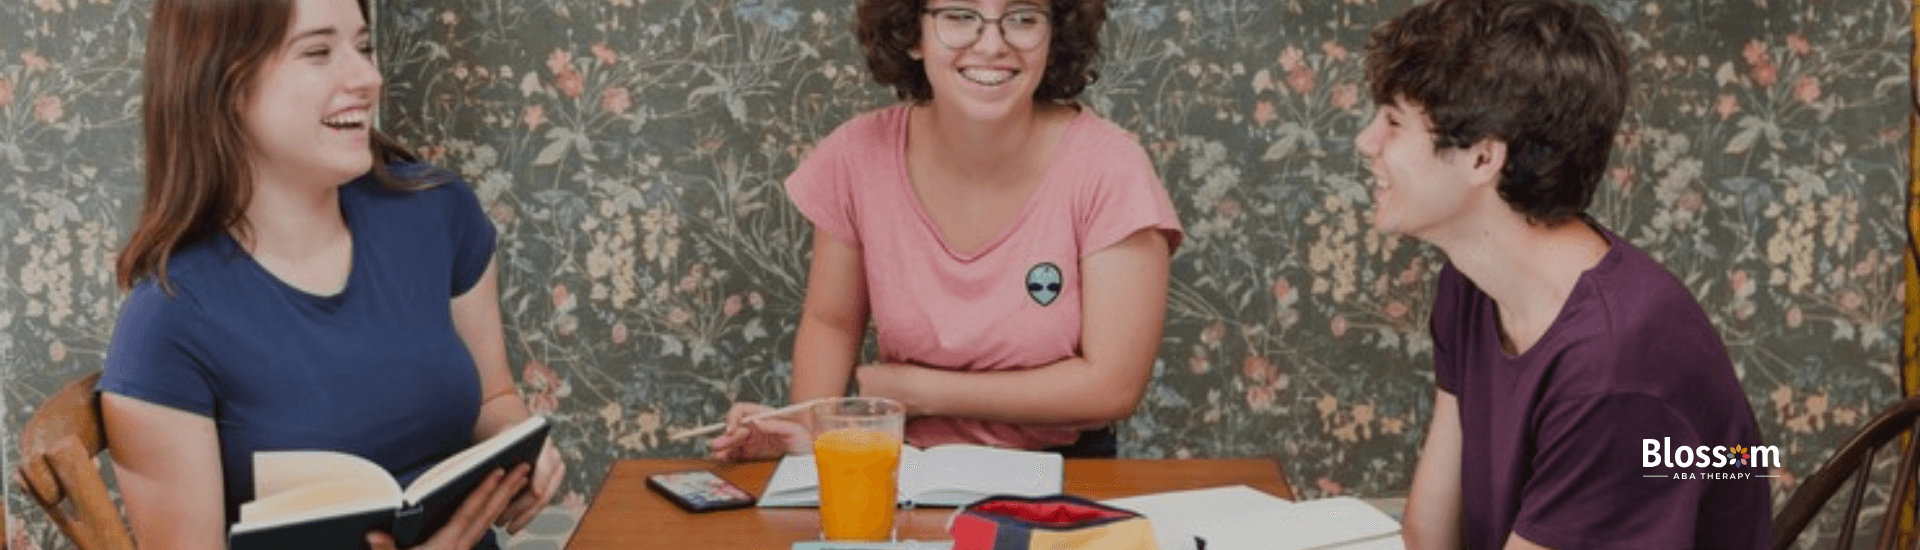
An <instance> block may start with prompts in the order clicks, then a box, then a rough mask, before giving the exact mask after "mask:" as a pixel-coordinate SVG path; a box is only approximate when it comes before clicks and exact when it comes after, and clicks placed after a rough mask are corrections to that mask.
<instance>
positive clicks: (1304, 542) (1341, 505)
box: [1101, 485, 1403, 550]
mask: <svg viewBox="0 0 1920 550" xmlns="http://www.w3.org/2000/svg"><path fill="white" fill-rule="evenodd" d="M1101 502H1102V503H1103V504H1107V505H1110V506H1115V507H1119V508H1125V509H1128V510H1133V511H1135V512H1139V513H1140V515H1143V516H1147V520H1148V521H1151V522H1153V532H1154V535H1155V538H1157V539H1158V540H1159V543H1160V549H1161V550H1192V549H1194V548H1199V547H1200V546H1199V545H1198V544H1197V543H1196V542H1195V541H1196V539H1199V540H1204V541H1206V546H1204V548H1206V550H1242V549H1247V550H1252V549H1259V550H1308V549H1313V550H1333V549H1339V550H1373V549H1385V548H1395V549H1398V548H1402V547H1403V546H1402V543H1401V542H1400V537H1399V533H1400V523H1399V522H1396V521H1394V520H1393V518H1392V517H1391V516H1388V515H1387V514H1386V513H1384V512H1381V511H1380V510H1379V509H1377V508H1374V507H1373V506H1372V505H1369V504H1367V503H1366V502H1364V501H1361V500H1359V499H1356V498H1352V497H1333V498H1323V499H1319V500H1305V501H1300V502H1291V501H1287V500H1284V499H1281V498H1279V497H1276V496H1273V495H1269V494H1266V493H1264V492H1261V491H1259V490H1256V489H1253V488H1251V487H1247V486H1245V485H1231V486H1225V487H1214V488H1209V489H1196V490H1191V491H1173V492H1167V493H1158V494H1151V495H1142V496H1137V497H1127V498H1117V499H1111V500H1105V501H1101Z"/></svg>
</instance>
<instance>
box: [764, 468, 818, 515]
mask: <svg viewBox="0 0 1920 550" xmlns="http://www.w3.org/2000/svg"><path fill="white" fill-rule="evenodd" d="M759 505H760V506H761V507H763V508H769V507H781V506H819V505H820V470H819V468H818V466H816V465H815V464H814V461H813V455H786V456H783V457H780V464H779V465H777V466H774V468H773V476H772V477H769V478H767V490H766V491H764V492H762V493H761V494H760V503H759Z"/></svg>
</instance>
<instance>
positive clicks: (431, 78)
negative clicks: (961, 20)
mask: <svg viewBox="0 0 1920 550" xmlns="http://www.w3.org/2000/svg"><path fill="white" fill-rule="evenodd" d="M1593 3H1594V4H1595V5H1597V6H1599V7H1600V8H1601V9H1602V10H1603V11H1605V12H1606V13H1608V14H1609V15H1611V16H1612V17H1613V18H1614V19H1615V20H1617V21H1619V22H1620V23H1621V29H1622V30H1623V31H1624V33H1625V38H1626V41H1627V45H1628V48H1629V50H1630V52H1629V53H1630V55H1631V56H1632V58H1633V59H1634V68H1633V77H1634V79H1635V86H1634V89H1635V95H1634V97H1633V104H1632V106H1631V107H1630V109H1629V114H1628V116H1627V120H1626V122H1625V127H1624V132H1623V135H1622V136H1621V137H1620V138H1619V142H1618V143H1619V147H1618V153H1617V154H1616V156H1615V162H1614V165H1613V167H1612V169H1611V170H1610V172H1609V174H1608V176H1607V178H1606V180H1605V188H1604V189H1603V190H1602V192H1601V193H1600V196H1599V198H1598V199H1597V202H1596V204H1595V205H1594V207H1593V209H1592V214H1593V215H1594V216H1596V217H1597V218H1598V219H1600V220H1601V221H1602V222H1603V223H1605V224H1607V225H1609V226H1610V227H1612V228H1613V229H1614V230H1616V231H1617V232H1619V233H1620V234H1621V235H1623V236H1626V237H1627V238H1628V239H1630V240H1632V241H1633V242H1634V243H1635V244H1636V245H1638V246H1640V247H1642V248H1644V249H1646V250H1647V251H1649V252H1650V253H1652V254H1653V255H1654V256H1655V257H1656V258H1658V259H1660V260H1661V261H1662V262H1664V263H1665V264H1666V265H1667V266H1668V267H1669V268H1670V269H1671V270H1672V271H1674V272H1675V273H1676V274H1677V275H1678V276H1679V277H1680V278H1681V280H1682V281H1684V282H1685V283H1686V284H1687V286H1688V287H1689V288H1691V289H1692V290H1693V292H1694V294H1695V295H1696V296H1697V297H1698V299H1699V300H1700V301H1701V302H1702V303H1703V304H1704V305H1705V308H1706V310H1707V312H1708V314H1709V315H1710V316H1711V317H1712V319H1713V321H1714V323H1715V326H1716V327H1718V328H1719V330H1720V332H1721V335H1722V337H1723V338H1724V339H1725V340H1726V343H1727V345H1728V347H1729V348H1730V350H1731V352H1732V354H1733V356H1734V359H1735V363H1736V366H1737V367H1738V369H1739V372H1740V376H1741V378H1742V380H1743V381H1744V384H1745V387H1746V390H1747V393H1748V398H1749V402H1750V403H1751V404H1752V406H1753V408H1754V411H1755V413H1756V414H1757V415H1758V416H1759V419H1760V423H1761V427H1762V431H1763V435H1764V437H1765V438H1766V439H1767V442H1768V443H1770V444H1777V445H1780V446H1781V448H1782V450H1783V451H1784V453H1785V464H1784V467H1783V468H1781V469H1780V471H1779V472H1778V473H1779V474H1781V475H1782V477H1781V478H1779V479H1778V480H1777V482H1776V486H1775V489H1776V490H1775V498H1776V503H1777V502H1778V501H1779V500H1783V499H1784V498H1785V496H1786V494H1787V493H1788V492H1790V491H1791V490H1792V488H1793V487H1795V486H1796V483H1797V481H1796V480H1797V479H1798V478H1799V477H1800V476H1804V475H1806V474H1808V473H1809V472H1811V471H1812V470H1813V469H1814V468H1815V467H1817V466H1818V465H1819V463H1820V461H1822V460H1824V459H1825V458H1826V456H1827V453H1829V452H1830V451H1831V449H1832V448H1833V447H1834V446H1835V445H1837V444H1838V442H1839V441H1841V440H1842V439H1844V438H1845V437H1846V436H1847V435H1849V434H1850V433H1851V431H1852V430H1853V429H1855V428H1856V427H1857V426H1858V425H1859V424H1860V423H1861V422H1863V421H1864V420H1865V419H1867V418H1869V417H1871V416H1872V415H1873V413H1874V412H1875V411H1876V410H1878V409H1879V408H1881V407H1884V406H1886V405H1887V404H1889V403H1892V402H1893V401H1894V400H1895V399H1896V398H1897V396H1898V395H1899V393H1900V390H1899V386H1898V379H1897V374H1896V360H1897V355H1898V352H1897V349H1898V342H1899V338H1900V332H1899V331H1900V328H1899V327H1900V322H1901V316H1902V314H1903V311H1904V304H1903V303H1902V300H1903V293H1902V292H1900V285H1901V283H1902V281H1901V271H1900V269H1901V267H1900V265H1901V264H1900V257H1901V256H1900V254H1901V252H1900V251H1901V246H1902V244H1901V243H1902V242H1904V239H1905V238H1906V235H1905V229H1904V227H1903V226H1902V223H1903V222H1902V217H1901V216H1902V212H1901V210H1900V208H1899V207H1898V205H1900V204H1901V192H1902V189H1903V186H1904V184H1905V181H1906V178H1907V175H1908V173H1909V168H1910V167H1909V166H1908V161H1907V158H1906V156H1905V151H1906V150H1907V147H1908V144H1909V140H1910V137H1909V132H1908V122H1907V117H1908V113H1909V112H1910V111H1909V109H1910V108H1909V104H1908V102H1907V100H1906V98H1907V97H1908V93H1909V87H1910V84H1909V80H1908V74H1909V73H1908V71H1909V69H1910V66H1911V64H1910V59H1909V55H1908V52H1909V51H1910V50H1911V48H1912V40H1913V35H1912V32H1911V28H1910V26H1909V24H1910V20H1909V17H1910V15H1911V13H1910V9H1911V8H1910V6H1909V5H1908V4H1907V3H1905V2H1884V1H1869V0H1821V1H1811V0H1634V1H1626V0H1598V1H1595V2H1593ZM378 4H379V5H378V6H377V7H376V10H375V11H376V13H375V19H376V21H375V27H376V33H377V48H378V50H379V52H380V55H381V56H382V58H383V59H382V63H383V65H384V67H385V71H386V75H387V82H388V93H387V96H388V101H387V103H386V104H385V109H384V113H383V116H384V118H385V126H386V127H387V128H389V129H390V130H391V131H392V132H393V133H395V134H396V135H397V136H398V137H400V138H401V139H402V140H403V141H404V142H407V143H410V144H412V145H414V146H416V147H417V149H418V150H419V151H420V152H421V153H422V154H424V155H425V156H427V157H428V158H430V159H431V160H433V161H434V162H437V163H439V164H441V165H442V166H445V167H448V168H452V169H454V170H457V171H458V172H459V173H461V174H462V175H464V176H465V177H466V178H467V179H468V180H469V181H470V182H471V183H472V184H473V185H474V187H475V188H476V189H478V191H479V193H480V196H481V197H482V199H483V200H484V201H485V203H486V205H487V207H488V208H489V213H490V214H491V216H492V218H493V220H494V222H495V223H496V224H497V226H498V227H499V229H500V246H499V251H498V256H497V260H498V262H499V266H500V273H501V280H502V285H503V286H502V296H501V302H502V309H503V312H504V314H505V316H506V322H507V333H508V334H507V337H508V342H509V344H508V347H509V350H508V351H509V356H510V360H511V361H512V365H513V370H514V371H515V373H516V374H517V375H518V376H520V377H521V389H522V391H523V392H524V394H525V395H526V397H527V398H528V401H529V402H530V403H531V404H532V405H533V407H534V408H535V409H536V410H538V411H540V412H543V413H547V414H550V415H553V417H554V418H555V419H556V420H557V421H558V423H559V427H558V431H557V432H556V433H557V443H558V444H559V446H560V448H561V450H562V452H563V453H564V454H565V455H566V456H567V458H568V460H569V461H570V464H569V466H570V467H569V473H568V479H567V482H566V485H565V489H564V494H563V495H562V496H560V497H558V498H556V506H555V507H554V509H553V513H554V514H555V515H558V516H561V517H570V516H572V515H577V514H578V513H579V511H581V510H583V509H584V508H585V506H586V505H587V503H589V502H590V501H591V498H592V496H593V495H592V492H593V491H594V489H595V487H596V486H597V484H598V482H599V480H600V477H601V476H602V475H603V474H604V472H605V471H606V469H607V467H608V465H609V464H610V463H611V461H613V460H616V459H619V458H626V457H689V456H697V455H700V454H702V453H703V452H704V450H705V449H704V446H703V445H704V442H702V441H671V440H668V439H667V438H666V434H667V433H669V432H671V431H673V430H676V429H679V428H685V427H689V426H694V425H698V424H704V423H707V422H712V421H715V420H716V419H718V418H720V416H721V415H722V413H723V412H724V411H725V409H726V407H727V406H728V404H729V403H731V402H732V401H735V400H758V401H767V402H784V400H785V395H784V392H785V384H786V382H785V381H786V378H787V375H788V372H789V370H790V363H789V359H788V354H789V350H790V347H791V344H792V332H793V329H794V326H795V320H796V317H797V313H798V309H799V304H800V300H801V295H802V291H803V289H804V280H805V276H806V266H807V254H808V247H807V244H808V236H809V233H810V231H811V230H810V228H809V225H808V224H807V222H806V221H805V219H804V218H802V217H801V216H800V215H799V214H798V213H797V212H796V211H795V210H794V209H793V208H792V207H791V205H789V204H788V203H787V202H786V199H785V197H784V195H783V193H782V192H781V189H780V182H781V180H782V179H783V178H784V177H785V176H786V175H787V173H788V172H789V171H791V170H792V169H793V167H794V166H795V164H796V163H797V162H798V160H799V159H800V158H802V157H803V156H804V155H805V154H806V153H807V151H808V150H809V148H810V147H811V146H812V144H813V143H814V142H816V141H817V140H818V139H820V138H821V137H822V136H824V135H825V134H826V133H827V132H829V131H830V130H832V129H833V128H834V127H835V126H837V125H838V124H839V123H840V122H842V121H844V120H846V119H847V118H849V117H851V116H853V115H854V114H856V113H860V112H863V111H867V110H870V109H875V108H878V107H881V106H884V105H888V104H889V103H890V102H891V101H892V96H891V94H890V93H889V92H888V90H885V89H882V88H879V87H877V86H876V85H874V84H872V83H871V82H870V81H869V79H868V78H867V76H866V73H865V69H864V66H863V62H862V61H861V59H860V57H859V55H858V53H857V50H856V47H855V45H854V43H853V40H852V38H851V36H850V32H849V30H848V29H849V24H850V19H851V12H852V7H851V6H852V3H851V2H846V1H828V0H721V1H709V2H684V1H668V0H555V1H552V2H522V1H503V0H410V1H406V2H379V3H378ZM1408 4H1409V2H1408V1H1405V0H1313V1H1308V0H1159V1H1148V0H1112V1H1111V18H1110V21H1109V24H1108V27H1107V32H1106V37H1105V39H1106V47H1107V49H1106V54H1107V55H1106V58H1105V60H1104V62H1103V64H1102V65H1101V71H1102V78H1101V79H1100V81H1099V83H1098V84H1096V85H1095V86H1093V87H1092V88H1091V89H1089V91H1088V93H1087V95H1086V97H1085V99H1086V102H1087V103H1088V104H1090V105H1091V106H1092V108H1093V109H1094V110H1095V111H1097V112H1099V113H1101V114H1103V115H1104V116H1106V117H1108V118H1110V119H1111V120H1113V121H1115V122H1116V123H1118V124H1119V125H1120V126H1122V127H1124V128H1128V129H1130V130H1132V131H1134V132H1137V133H1138V134H1139V137H1140V141H1141V142H1142V143H1143V144H1144V145H1145V146H1146V148H1147V150H1148V151H1149V153H1150V154H1151V155H1152V157H1153V159H1154V161H1155V163H1156V164H1157V166H1158V167H1159V169H1160V175H1161V177H1162V178H1163V179H1164V180H1165V181H1166V184H1167V187H1168V188H1169V190H1170V191H1171V192H1172V195H1173V197H1174V201H1175V204H1176V206H1177V207H1178V209H1179V212H1180V216H1181V219H1182V221H1183V222H1184V223H1185V225H1186V227H1187V230H1188V235H1189V236H1188V238H1187V240H1186V244H1185V245H1184V246H1183V247H1182V248H1181V250H1180V251H1179V253H1178V254H1177V255H1176V256H1175V257H1174V259H1173V287H1172V291H1171V293H1170V296H1169V304H1168V308H1169V312H1168V317H1167V327H1166V333H1165V336H1164V339H1163V341H1162V345H1161V357H1160V360H1159V361H1158V362H1157V363H1156V365H1155V370H1154V383H1153V385H1152V387H1151V389H1150V390H1149V392H1148V394H1147V397H1146V399H1145V401H1144V402H1143V403H1142V404H1141V406H1140V409H1139V411H1138V413H1136V414H1135V416H1134V417H1133V418H1132V419H1130V420H1128V421H1127V422H1126V423H1125V424H1124V425H1122V426H1121V428H1120V440H1121V441H1120V450H1121V454H1122V455H1123V456H1126V457H1155V458H1158V457H1245V456H1270V457H1276V458H1278V459H1280V460H1281V461H1282V462H1283V464H1284V465H1285V472H1286V475H1287V478H1288V480H1289V481H1290V482H1292V483H1293V484H1294V485H1295V486H1296V487H1297V488H1298V489H1299V490H1300V492H1301V493H1302V494H1303V495H1305V496H1310V497H1316V496H1324V495H1333V494H1352V495H1360V496H1366V497H1379V496H1401V495H1404V493H1405V492H1406V490H1407V486H1408V483H1409V480H1410V476H1411V470H1412V466H1413V464H1414V462H1415V460H1416V459H1417V447H1418V443H1419V441H1420V438H1421V436H1422V433H1423V431H1424V426H1425V422H1426V418H1427V415H1428V411H1429V410H1430V408H1431V401H1432V391H1433V390H1432V374H1431V372H1432V371H1431V367H1430V360H1431V348H1432V346H1431V342H1430V341H1429V339H1428V336H1427V334H1426V320H1427V315H1428V312H1429V305H1428V302H1429V296H1430V293H1431V280H1432V275H1433V274H1434V273H1435V272H1436V270H1437V269H1438V266H1439V262H1440V261H1441V258H1440V256H1439V255H1438V254H1437V253H1436V251H1435V250H1433V249H1432V248H1430V247H1427V246H1425V245H1423V244H1420V243H1418V242H1415V241H1412V240H1408V239H1400V238H1391V237H1386V236H1382V235H1380V234H1378V233H1375V232H1373V231H1372V230H1371V229H1370V228H1369V224H1368V221H1367V218H1366V213H1367V211H1368V209H1369V208H1370V206H1371V204H1370V202H1371V197H1370V194H1369V192H1368V186H1369V185H1370V182H1369V181H1368V178H1367V176H1366V174H1365V172H1364V170H1363V168H1362V166H1361V164H1360V161H1359V157H1358V155H1357V154H1356V153H1355V152H1354V150H1353V146H1352V138H1353V136H1354V134H1355V133H1356V132H1358V130H1359V129H1360V127H1361V126H1362V125H1363V124H1364V122H1365V120H1366V118H1367V117H1368V116H1369V115H1370V113H1371V110H1372V106H1371V104H1370V102H1369V100H1368V99H1367V98H1366V97H1365V94H1364V85H1363V82H1362V78H1363V74H1362V68H1361V63H1362V61H1361V56H1360V53H1361V51H1362V50H1363V48H1364V46H1365V40H1366V35H1367V31H1368V29H1369V28H1370V27H1371V26H1372V25H1373V24H1374V23H1375V22H1378V21H1380V20H1382V19H1384V18H1385V17H1387V16H1388V15H1389V14H1391V13H1393V12H1395V11H1397V10H1399V9H1401V8H1403V7H1405V6H1406V5H1408ZM147 9H148V3H147V2H133V1H125V0H22V1H18V2H5V3H0V37H5V38H0V273H4V275H3V276H0V366H4V369H5V370H4V376H5V384H4V388H5V390H4V392H3V393H0V400H3V401H0V403H4V420H5V421H4V423H3V424H0V426H5V428H6V429H7V431H6V432H5V433H6V434H11V433H12V430H13V429H15V428H17V427H18V426H19V425H20V424H21V423H22V422H24V421H25V419H26V417H27V416H28V415H29V414H30V413H31V411H32V408H33V406H34V405H35V404H37V403H38V402H39V400H40V399H41V398H43V397H44V396H45V395H46V394H47V393H48V392H50V391H51V390H52V389H53V388H55V387H57V386H58V385H59V384H60V383H61V382H62V381H64V380H66V379H68V378H70V377H72V376H75V375H78V374H80V373H83V372H85V371H88V370H91V369H95V368H98V367H99V365H100V364H101V359H102V353H103V352H104V349H105V344H106V341H107V339H108V337H109V331H110V327H111V323H112V321H113V319H114V317H115V314H116V311H117V308H118V305H119V301H120V298H121V296H120V293H119V292H118V290H116V289H115V288H114V285H113V283H112V278H111V273H110V271H111V269H110V266H111V261H112V257H113V253H114V251H115V249H116V248H117V247H118V246H119V244H120V241H121V240H122V239H123V238H124V236H125V234H126V232H127V231H128V228H129V226H130V224H131V220H132V215H133V212H134V209H135V207H136V205H137V202H138V199H139V185H140V178H139V173H140V166H139V162H140V161H139V155H138V151H139V147H140V144H139V143H138V137H137V136H138V132H137V130H138V127H139V121H138V109H137V107H138V104H139V103H138V102H139V91H138V88H139V82H140V78H139V74H138V72H139V62H140V55H141V54H140V52H141V47H142V46H141V44H142V41H143V39H144V29H145V19H146V15H147ZM7 440H8V444H6V445H5V446H4V447H5V451H4V456H5V457H7V459H8V460H15V459H17V456H18V451H17V448H16V446H15V444H13V443H12V438H11V436H10V435H9V436H8V437H7ZM16 493H17V491H15V490H14V489H13V488H12V487H9V488H8V490H7V494H8V498H7V501H8V505H9V506H8V516H9V517H8V522H7V525H8V529H9V530H10V531H11V532H10V533H8V534H7V536H8V537H9V539H10V542H11V543H12V544H13V545H14V546H13V547H14V548H56V547H65V546H66V543H65V542H64V541H62V540H60V539H59V536H58V535H57V533H56V532H55V531H54V530H53V529H52V528H51V527H50V526H48V525H47V524H46V523H45V522H44V520H43V518H41V517H40V514H39V512H38V511H37V510H35V509H34V508H33V507H32V504H31V503H30V502H28V501H26V500H25V499H24V498H23V497H21V496H19V495H17V494H16ZM1882 498H1884V497H1882ZM561 523H563V525H562V526H561V527H560V528H559V531H560V532H561V534H560V538H561V539H564V530H565V528H566V526H565V525H564V523H565V522H561ZM544 544H547V545H549V546H551V545H557V544H558V543H557V542H551V541H549V542H546V543H544ZM520 546H522V547H535V546H537V545H528V544H520Z"/></svg>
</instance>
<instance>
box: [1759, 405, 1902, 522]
mask: <svg viewBox="0 0 1920 550" xmlns="http://www.w3.org/2000/svg"><path fill="white" fill-rule="evenodd" d="M1901 434H1906V435H1907V436H1908V437H1906V438H1905V439H1906V445H1905V450H1904V451H1902V452H1901V453H1900V455H1899V465H1898V468H1897V469H1895V470H1894V472H1893V484H1892V485H1889V486H1887V487H1889V488H1890V490H1889V491H1888V494H1887V504H1886V510H1885V512H1884V513H1882V514H1881V515H1880V521H1881V525H1880V536H1879V538H1878V539H1877V541H1876V542H1875V543H1874V546H1873V547H1874V548H1877V549H1881V550H1892V549H1895V548H1912V547H1916V546H1914V545H1915V544H1916V543H1917V542H1916V541H1911V540H1910V541H1900V540H1896V536H1899V530H1900V524H1901V514H1902V513H1903V512H1902V510H1903V508H1904V507H1903V506H1902V503H1904V502H1906V501H1907V500H1908V499H1910V498H1913V497H1914V496H1915V489H1914V483H1915V481H1916V480H1915V473H1914V470H1915V469H1916V468H1920V397H1912V398H1908V399H1907V400H1905V401H1901V402H1899V403H1895V404H1893V406H1892V407H1888V408H1887V410H1885V411H1884V412H1881V413H1880V414H1879V415H1878V416H1875V417H1874V418H1873V420H1869V421H1867V424H1866V426H1864V427H1862V428H1861V429H1860V431H1859V432H1857V433H1855V434H1854V435H1853V437H1852V438H1850V439H1848V440H1847V442H1846V443H1845V444H1843V445H1841V446H1840V450H1839V451H1838V452H1835V453H1833V458H1829V459H1827V463H1826V464H1822V465H1821V466H1820V469H1819V470H1816V471H1814V473H1813V475H1812V476H1810V477H1808V478H1807V479H1806V480H1805V481H1802V482H1801V483H1800V488H1799V489H1796V490H1794V492H1793V496H1792V497H1789V498H1788V499H1787V505H1786V506H1785V507H1783V508H1781V509H1780V513H1779V514H1778V515H1776V516H1775V517H1774V519H1773V533H1774V536H1773V547H1774V548H1775V549H1776V550H1785V549H1786V548H1788V547H1791V546H1792V545H1793V542H1794V540H1796V539H1798V538H1800V532H1801V531H1802V530H1804V529H1806V527H1807V524H1808V523H1811V522H1812V521H1813V518H1814V516H1816V515H1819V513H1820V509H1821V508H1824V507H1825V506H1826V503H1827V499H1828V498H1830V497H1832V496H1833V494H1834V493H1836V492H1839V490H1840V486H1841V485H1842V484H1844V483H1846V481H1847V479H1848V478H1852V477H1856V476H1855V474H1858V476H1857V477H1858V478H1859V479H1858V480H1857V481H1855V482H1854V484H1853V490H1852V491H1850V494H1849V495H1848V497H1847V508H1846V511H1845V512H1844V513H1845V515H1844V516H1842V518H1843V519H1842V523H1841V526H1840V533H1839V539H1838V541H1837V543H1836V544H1835V545H1834V548H1852V547H1853V528H1854V524H1855V523H1856V522H1857V520H1859V519H1860V517H1861V516H1862V515H1863V511H1862V505H1861V501H1862V497H1863V495H1865V494H1866V489H1867V487H1868V486H1869V485H1871V482H1872V477H1873V464H1874V460H1873V458H1874V454H1875V453H1876V452H1877V451H1878V450H1879V449H1880V448H1881V447H1882V446H1885V445H1886V444H1887V443H1888V442H1890V441H1896V438H1898V436H1900V435H1901ZM1904 513H1907V514H1911V511H1908V512H1904ZM1906 522H1907V523H1908V524H1912V523H1913V518H1912V517H1908V518H1906ZM1905 536H1907V537H1908V538H1913V534H1912V533H1907V534H1906V535H1905Z"/></svg>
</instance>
